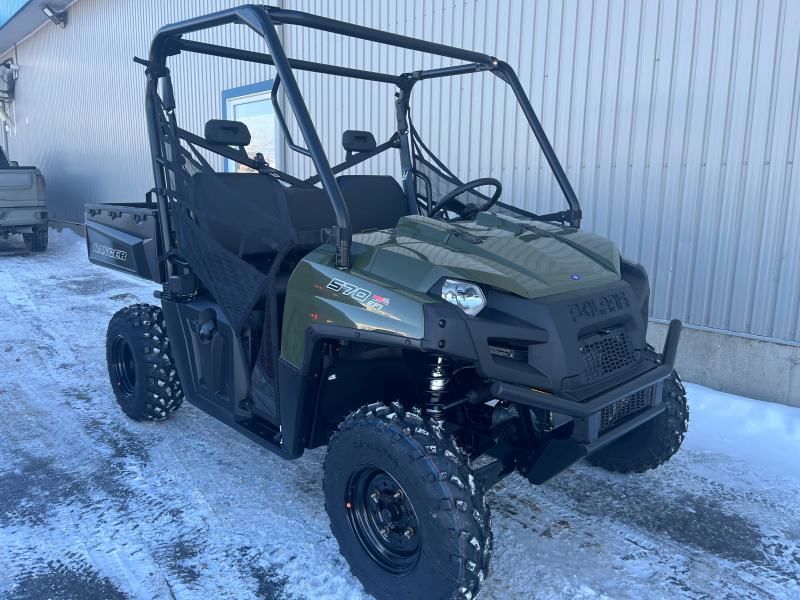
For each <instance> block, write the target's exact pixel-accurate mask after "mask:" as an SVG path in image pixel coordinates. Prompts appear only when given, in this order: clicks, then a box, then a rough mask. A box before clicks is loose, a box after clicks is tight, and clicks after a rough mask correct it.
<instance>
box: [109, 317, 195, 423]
mask: <svg viewBox="0 0 800 600" xmlns="http://www.w3.org/2000/svg"><path fill="white" fill-rule="evenodd" d="M106 360H107V361H108V375H109V377H110V379H111V388H112V389H113V390H114V395H115V396H116V398H117V402H118V403H119V405H120V407H121V408H122V410H123V412H124V413H125V414H126V415H128V416H129V417H130V418H131V419H133V420H134V421H160V420H162V419H166V418H167V417H168V416H169V415H171V414H172V413H174V412H175V411H176V410H178V407H179V406H180V405H181V402H182V401H183V390H182V389H181V382H180V381H179V380H178V374H177V372H176V370H175V363H174V362H173V360H172V356H171V355H170V347H169V339H168V338H167V329H166V327H165V325H164V317H163V316H162V314H161V309H160V308H159V307H157V306H152V305H150V304H134V305H132V306H126V307H125V308H123V309H121V310H119V311H117V313H116V314H115V315H114V316H113V317H112V318H111V322H110V323H109V324H108V332H107V334H106Z"/></svg>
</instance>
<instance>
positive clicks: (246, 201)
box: [190, 172, 335, 258]
mask: <svg viewBox="0 0 800 600" xmlns="http://www.w3.org/2000/svg"><path fill="white" fill-rule="evenodd" d="M190 188H191V189H190V194H191V196H192V200H193V203H194V206H195V208H196V214H197V221H198V224H199V225H200V227H201V228H202V229H203V230H204V231H205V232H206V233H207V234H208V235H209V236H211V237H212V238H213V239H214V240H216V241H217V242H219V243H220V244H222V245H223V246H224V247H225V248H226V249H227V250H229V251H231V252H234V253H236V254H239V252H240V250H241V253H242V257H243V258H256V257H261V256H264V255H270V254H274V253H275V252H277V250H278V249H279V248H280V247H281V246H282V245H283V244H284V243H285V242H287V241H289V240H292V241H294V242H295V243H297V242H298V241H299V239H300V237H301V235H300V234H301V233H302V232H307V231H314V230H319V229H322V228H323V227H330V226H331V225H333V224H335V218H334V213H333V208H332V207H331V205H330V201H329V200H328V196H327V195H326V194H325V192H324V191H323V190H321V189H317V188H313V189H312V188H286V187H284V186H283V185H281V184H280V183H279V182H278V181H277V180H276V179H274V178H272V177H269V176H265V175H259V174H257V173H210V172H201V173H196V174H195V175H193V176H192V178H191V183H190ZM309 249H310V248H309Z"/></svg>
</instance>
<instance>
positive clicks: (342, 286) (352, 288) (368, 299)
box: [325, 279, 389, 310]
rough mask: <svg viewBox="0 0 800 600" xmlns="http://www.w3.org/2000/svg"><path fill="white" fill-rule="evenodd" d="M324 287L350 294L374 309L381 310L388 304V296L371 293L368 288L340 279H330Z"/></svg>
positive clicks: (345, 294) (344, 294) (339, 292)
mask: <svg viewBox="0 0 800 600" xmlns="http://www.w3.org/2000/svg"><path fill="white" fill-rule="evenodd" d="M325 287H326V288H328V289H329V290H331V291H332V292H336V293H338V294H342V295H343V296H352V297H353V298H354V299H355V300H357V301H358V302H360V303H361V304H363V305H364V306H366V307H368V308H372V309H374V310H382V309H383V307H384V306H389V298H384V297H383V296H379V295H378V294H373V293H372V292H371V291H370V290H367V289H365V288H362V287H358V286H357V285H355V284H353V283H347V282H346V281H342V280H341V279H331V280H330V281H329V282H328V285H326V286H325Z"/></svg>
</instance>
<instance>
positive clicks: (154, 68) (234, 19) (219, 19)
mask: <svg viewBox="0 0 800 600" xmlns="http://www.w3.org/2000/svg"><path fill="white" fill-rule="evenodd" d="M227 24H243V25H246V26H248V27H250V28H251V29H252V30H253V31H255V32H256V33H257V34H259V35H260V36H261V37H262V38H264V41H265V42H266V44H267V49H268V50H269V53H268V54H263V53H260V52H252V51H248V50H240V49H237V48H228V47H224V46H219V45H215V44H208V43H203V42H197V41H192V40H185V39H183V37H182V36H183V35H184V34H187V33H193V32H196V31H200V30H204V29H210V28H214V27H218V26H221V25H227ZM276 25H298V26H301V27H308V28H311V29H317V30H321V31H326V32H329V33H335V34H339V35H344V36H348V37H353V38H357V39H361V40H365V41H370V42H377V43H381V44H385V45H388V46H394V47H398V48H405V49H408V50H415V51H419V52H425V53H428V54H434V55H438V56H443V57H448V58H452V59H456V60H462V61H465V64H461V65H454V66H449V67H442V68H437V69H428V70H419V71H413V72H409V73H402V74H400V75H388V74H384V73H378V72H373V71H366V70H362V69H353V68H348V67H341V66H338V65H329V64H325V63H317V62H309V61H304V60H298V59H290V58H288V57H287V56H286V53H285V51H284V48H283V45H282V44H281V41H280V38H279V36H278V33H277V31H276V29H275V26H276ZM181 52H194V53H199V54H206V55H211V56H218V57H222V58H230V59H235V60H241V61H248V62H255V63H261V64H266V65H272V66H274V67H275V69H276V71H277V76H276V77H275V84H274V87H273V90H274V91H277V86H279V85H281V84H282V85H283V87H284V93H285V97H286V100H287V101H288V103H289V106H290V107H291V109H292V112H293V114H294V117H295V120H296V122H297V125H298V127H299V129H300V132H301V133H302V135H303V139H304V141H305V144H306V146H305V148H303V147H300V146H298V145H297V144H295V143H294V141H293V140H292V138H291V135H289V131H288V128H287V126H286V123H285V120H284V118H283V113H282V111H281V110H280V108H279V107H278V110H277V112H276V115H277V116H278V120H279V124H280V126H281V128H282V129H283V132H284V135H285V136H286V140H287V142H288V144H289V147H290V148H291V149H293V150H295V151H298V152H301V153H303V154H305V155H307V156H309V157H310V158H311V160H312V162H313V164H314V167H315V169H316V171H317V175H316V176H314V177H312V178H310V179H308V180H306V182H305V183H308V184H311V183H316V182H321V184H322V187H323V189H324V190H325V192H326V193H327V195H328V197H329V199H330V202H331V205H332V207H333V210H334V214H335V216H336V226H335V227H333V228H331V229H330V230H327V231H325V232H322V234H321V238H322V239H325V240H327V241H330V242H332V243H333V244H334V245H335V247H336V266H337V267H339V268H342V269H348V268H349V267H350V246H351V242H352V230H351V226H350V215H349V213H348V210H347V205H346V204H345V201H344V198H343V196H342V191H341V190H340V189H339V185H338V184H337V182H336V178H335V176H334V174H335V172H336V171H340V170H344V169H346V168H349V167H350V166H353V164H357V163H358V162H361V161H362V160H365V159H366V158H370V157H371V156H374V155H375V154H376V153H369V155H368V156H360V155H358V154H356V155H355V156H354V157H353V158H351V159H349V160H348V161H345V163H342V165H339V166H338V167H334V168H332V167H331V165H330V163H329V161H328V157H327V156H326V154H325V151H324V150H323V148H322V143H321V142H320V139H319V136H318V135H317V131H316V129H315V127H314V124H313V122H312V120H311V116H310V115H309V112H308V108H307V107H306V104H305V101H304V99H303V96H302V94H301V93H300V89H299V88H298V85H297V81H296V80H295V78H294V73H293V70H294V69H297V70H301V71H310V72H314V73H323V74H328V75H336V76H340V77H350V78H355V79H363V80H367V81H375V82H383V83H390V84H394V85H395V86H396V87H397V88H398V91H397V93H396V119H397V132H396V134H395V135H394V136H392V138H391V139H390V140H389V141H387V142H386V143H385V144H382V145H381V146H380V147H379V148H382V150H380V151H383V150H385V149H387V148H388V147H398V148H399V149H400V161H401V168H402V174H403V187H404V191H405V193H406V197H407V198H408V202H409V207H410V208H411V207H413V209H414V210H416V209H417V191H416V181H415V179H416V178H415V177H414V176H412V172H413V170H414V163H413V157H412V141H411V140H410V126H409V121H408V111H409V100H410V96H411V92H412V90H413V87H414V85H415V84H416V83H417V82H418V81H423V80H425V79H434V78H440V77H451V76H454V75H464V74H468V73H477V72H481V71H489V72H491V73H493V74H494V75H496V76H497V77H499V78H500V79H502V80H503V81H505V82H506V83H507V84H508V85H509V86H510V87H511V89H512V91H513V92H514V95H515V96H516V99H517V102H518V104H519V105H520V107H521V108H522V111H523V113H524V114H525V117H526V119H527V120H528V124H529V125H530V127H531V130H532V131H533V133H534V135H535V137H536V140H537V141H538V143H539V146H540V148H541V150H542V152H543V153H544V156H545V158H546V159H547V162H548V164H549V165H550V168H551V170H552V172H553V175H554V176H555V178H556V181H557V182H558V184H559V187H560V188H561V191H562V193H563V194H564V197H565V199H566V201H567V204H568V206H569V209H568V210H566V211H564V212H562V213H555V214H554V215H546V216H547V217H553V220H560V221H562V222H564V223H568V224H569V225H570V226H572V227H576V228H577V227H580V222H581V209H580V204H579V202H578V199H577V197H576V195H575V192H574V190H573V189H572V185H571V184H570V182H569V180H568V179H567V175H566V173H565V172H564V169H563V167H562V166H561V163H560V162H559V160H558V157H557V156H556V154H555V151H554V150H553V147H552V145H551V144H550V141H549V140H548V138H547V135H546V134H545V132H544V129H543V128H542V125H541V123H540V121H539V119H538V117H537V116H536V113H535V111H534V109H533V106H531V103H530V100H529V99H528V96H527V95H526V94H525V90H524V89H523V88H522V84H521V83H520V81H519V79H518V78H517V75H516V73H515V72H514V70H513V69H512V68H511V66H510V65H508V64H507V63H505V62H503V61H501V60H498V59H497V58H494V57H492V56H489V55H488V54H482V53H479V52H473V51H471V50H463V49H461V48H455V47H452V46H447V45H444V44H438V43H435V42H428V41H425V40H419V39H415V38H410V37H407V36H403V35H399V34H395V33H389V32H385V31H380V30H377V29H371V28H369V27H363V26H360V25H354V24H352V23H346V22H343V21H337V20H335V19H329V18H326V17H321V16H318V15H312V14H309V13H304V12H300V11H295V10H287V9H283V8H278V7H273V6H257V5H253V4H246V5H242V6H237V7H235V8H231V9H227V10H223V11H219V12H215V13H211V14H208V15H204V16H201V17H196V18H193V19H188V20H185V21H180V22H178V23H174V24H172V25H166V26H164V27H162V28H161V29H159V30H158V32H157V33H156V35H155V37H154V38H153V41H152V43H151V46H150V54H149V57H148V60H146V61H144V60H137V62H140V63H142V64H144V65H145V66H146V67H147V70H146V74H147V79H148V81H147V93H146V100H145V103H146V110H147V121H148V134H149V140H150V149H151V155H152V164H153V172H154V176H155V193H156V198H157V201H158V208H159V216H160V222H161V228H162V232H161V233H162V237H163V240H164V252H165V255H166V256H170V255H172V254H173V252H174V248H175V244H174V239H173V235H172V231H173V228H172V225H171V219H170V210H169V207H170V205H169V199H170V197H173V198H174V197H176V192H175V187H176V185H177V184H176V182H175V181H174V178H175V172H176V171H177V169H176V167H175V165H176V163H177V162H179V160H180V159H179V158H178V157H179V156H180V153H181V149H180V147H179V144H180V139H184V140H187V141H188V142H189V143H190V144H193V145H199V146H201V147H205V148H207V149H212V150H213V151H214V152H217V153H219V154H222V155H223V156H226V155H228V154H229V153H235V151H234V150H233V148H230V147H227V148H222V149H220V148H219V147H214V148H209V147H208V145H207V144H204V143H203V138H200V137H199V136H195V135H193V134H190V133H189V132H186V131H185V130H182V129H180V128H178V126H177V122H176V119H175V100H174V93H173V89H172V81H171V78H170V71H169V69H168V68H167V65H166V62H167V58H168V57H170V56H174V55H177V54H180V53H181ZM159 82H160V83H161V93H159ZM273 102H275V104H276V105H277V94H275V93H273ZM165 115H166V117H165ZM242 154H243V152H242ZM234 160H237V161H239V162H242V160H245V161H246V160H247V158H246V157H245V158H244V159H242V157H241V155H239V156H238V157H234ZM348 163H350V164H348ZM245 164H247V163H245ZM251 166H254V167H256V168H257V170H260V171H262V172H264V169H263V168H258V167H259V165H257V164H254V165H251ZM170 171H172V172H173V173H172V176H171V174H170ZM269 171H271V174H273V175H276V176H279V178H282V179H284V180H286V181H289V182H290V183H294V182H299V180H297V179H294V178H292V177H291V176H288V175H286V174H282V173H280V172H278V171H276V170H274V169H269V170H268V172H269ZM292 180H294V181H292ZM169 184H172V187H170V185H169ZM171 271H172V268H171V265H170V263H169V261H167V272H168V273H170V274H171Z"/></svg>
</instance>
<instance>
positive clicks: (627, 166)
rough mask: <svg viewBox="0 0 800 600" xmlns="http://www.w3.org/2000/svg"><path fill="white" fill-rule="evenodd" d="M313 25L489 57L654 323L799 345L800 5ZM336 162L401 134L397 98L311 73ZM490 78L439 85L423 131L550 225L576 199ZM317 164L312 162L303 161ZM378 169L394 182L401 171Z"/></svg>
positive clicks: (640, 6)
mask: <svg viewBox="0 0 800 600" xmlns="http://www.w3.org/2000/svg"><path fill="white" fill-rule="evenodd" d="M290 4H291V6H292V7H293V8H297V9H299V10H305V11H308V12H314V13H318V14H323V15H327V16H332V17H336V18H340V19H343V20H347V21H351V22H354V23H358V24H361V25H367V26H373V27H380V28H383V29H388V30H390V31H394V32H397V33H402V34H405V35H409V36H413V37H420V38H425V39H428V40H433V41H437V42H444V43H452V44H454V45H459V46H462V47H464V48H468V49H474V50H479V51H484V52H487V53H489V54H493V55H496V56H498V57H500V58H504V59H505V60H507V61H508V62H509V63H510V64H511V65H512V66H513V67H514V68H515V69H516V70H517V73H518V75H519V77H520V79H521V81H522V83H523V85H524V86H525V88H526V89H527V90H528V94H529V96H530V98H531V101H532V103H533V105H534V107H535V109H536V110H537V112H538V114H539V116H540V118H541V120H542V122H543V124H544V127H545V130H546V131H547V133H548V135H549V136H550V137H551V141H552V142H553V145H554V146H555V148H556V151H557V153H558V155H559V156H560V157H561V160H562V162H563V163H564V167H565V169H566V170H567V173H568V175H569V177H570V179H571V181H572V182H573V185H574V187H575V189H576V192H577V194H578V196H579V198H580V199H581V202H582V204H583V208H584V215H585V220H584V223H585V227H586V228H588V229H590V230H592V231H595V232H597V233H599V234H601V235H605V236H609V237H611V238H612V239H613V240H615V241H616V242H617V243H618V244H619V246H620V248H621V250H622V253H623V254H624V255H625V256H627V257H629V258H632V259H634V260H637V261H639V262H642V263H643V264H644V265H645V266H646V267H647V268H648V271H649V272H650V274H651V278H652V282H651V283H652V287H653V294H652V296H653V306H652V308H653V316H654V317H655V318H657V319H668V318H675V317H677V318H681V319H683V320H684V321H685V322H687V323H690V324H693V325H698V326H704V327H710V328H715V329H721V330H729V331H734V332H740V333H746V334H752V335H758V336H764V337H768V338H775V339H779V340H784V341H791V342H798V341H800V331H798V319H800V235H798V233H797V232H798V231H800V202H799V201H798V200H799V199H800V193H799V192H800V189H799V188H798V175H797V169H794V165H793V163H794V160H795V157H796V156H797V154H798V136H797V125H798V111H799V110H800V86H798V60H800V27H798V23H800V3H798V2H793V1H779V0H764V1H760V2H759V1H756V0H744V1H738V2H737V1H727V0H719V1H717V2H712V1H698V2H693V1H686V2H680V1H676V0H663V1H655V0H654V1H652V2H640V1H638V0H635V1H630V2H626V1H624V0H610V1H604V0H594V1H593V0H584V1H574V0H565V1H561V0H553V1H549V2H548V1H546V0H537V1H526V0H503V1H500V2H497V1H493V0H491V1H490V0H457V1H453V0H447V1H442V2H438V1H437V2H431V1H426V0H414V1H407V2H401V1H387V0H384V1H381V2H361V1H359V0H349V1H342V2H325V1H320V0H297V1H292V2H291V3H290ZM285 40H286V42H285V43H286V44H287V46H288V49H289V51H290V54H291V55H292V56H296V57H298V58H310V59H319V60H323V59H328V60H331V61H336V62H339V61H344V62H346V64H348V65H350V66H358V67H362V68H368V69H376V70H384V71H387V72H392V73H398V72H402V71H410V70H414V69H419V68H422V67H425V68H429V67H435V66H439V65H441V64H449V63H450V61H448V60H446V59H445V60H441V61H440V60H435V59H433V60H432V59H430V58H429V57H425V58H422V57H420V56H419V55H418V54H416V53H413V52H407V51H402V50H401V51H395V50H391V49H385V48H379V47H377V46H375V45H374V44H370V43H366V42H360V41H356V40H351V39H344V38H338V39H336V38H335V37H334V36H330V35H327V34H322V33H319V32H308V31H302V30H299V29H296V28H292V29H287V31H286V33H285ZM300 80H301V87H302V88H303V89H304V91H305V93H306V94H307V101H308V103H309V105H310V108H311V110H312V113H313V116H314V117H315V119H316V123H317V126H318V127H319V128H320V130H321V133H322V138H323V141H324V142H325V144H326V147H327V148H328V149H329V151H330V152H332V153H333V154H334V155H335V156H336V157H337V158H342V157H343V151H342V150H341V149H340V147H339V136H340V134H341V131H342V130H343V129H347V128H368V129H372V130H373V131H374V132H375V133H376V137H379V138H385V137H386V136H387V135H388V134H389V132H390V131H391V129H390V127H391V108H390V104H389V103H390V101H391V90H387V89H386V87H387V86H384V85H382V84H369V83H354V82H348V81H341V80H332V79H330V78H327V77H326V76H321V75H304V76H302V77H301V78H300ZM504 88H505V86H504V84H502V82H500V81H499V80H496V79H494V78H493V77H492V76H491V75H487V74H483V75H471V76H465V77H462V78H461V79H458V80H455V79H451V80H446V81H445V80H437V81H432V82H425V83H424V84H421V85H420V86H419V88H418V89H417V90H416V91H415V94H416V98H415V101H414V108H415V113H414V114H415V115H416V124H417V126H418V129H419V130H420V132H421V133H422V135H423V137H424V138H425V139H427V140H428V141H429V142H430V144H429V145H430V146H431V147H432V149H433V150H434V151H436V152H438V153H440V155H441V156H442V158H443V159H444V160H445V162H446V163H447V164H448V165H450V166H451V168H453V170H454V171H455V172H456V173H457V174H459V175H460V176H461V178H462V179H465V180H466V179H471V178H477V177H482V176H487V175H489V176H493V177H497V178H499V179H500V180H502V181H503V184H504V186H505V188H504V197H505V198H506V200H508V199H509V198H510V199H511V200H512V202H513V203H514V204H517V205H519V206H522V207H525V208H527V209H531V210H534V211H541V212H549V211H550V210H553V209H556V208H557V207H559V206H562V200H561V197H560V194H559V193H558V191H557V188H556V186H555V184H554V181H553V179H552V177H551V175H550V173H549V171H548V169H547V166H546V164H545V162H544V160H543V159H542V157H541V156H540V153H539V151H538V147H537V146H536V145H535V141H534V140H533V138H532V136H531V135H530V134H529V133H528V130H527V126H526V124H525V123H524V119H523V117H522V115H521V113H519V112H517V111H516V110H515V109H514V106H513V104H511V97H510V95H509V94H508V93H507V91H506V90H505V89H504ZM294 160H295V161H296V162H297V163H298V164H299V165H303V166H306V167H307V165H305V161H304V159H294ZM375 162H376V163H377V164H373V165H370V166H369V167H364V169H371V170H372V171H383V172H394V173H396V167H395V165H394V164H389V163H388V162H387V161H383V162H382V163H381V162H380V161H377V160H376V161H375Z"/></svg>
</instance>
